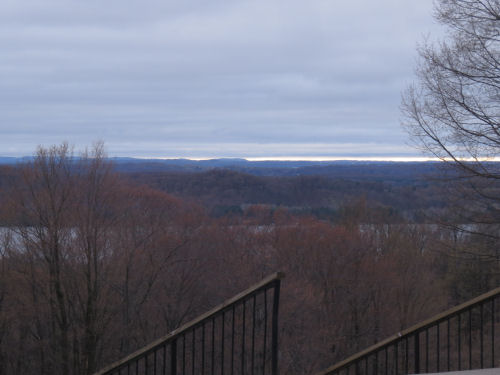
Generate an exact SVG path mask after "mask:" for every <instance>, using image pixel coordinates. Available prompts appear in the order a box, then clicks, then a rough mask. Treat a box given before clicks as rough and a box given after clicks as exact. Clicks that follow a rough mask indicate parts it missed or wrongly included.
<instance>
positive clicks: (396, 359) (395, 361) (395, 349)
mask: <svg viewBox="0 0 500 375" xmlns="http://www.w3.org/2000/svg"><path fill="white" fill-rule="evenodd" d="M398 357H399V355H398V341H396V342H395V343H394V364H395V368H396V371H395V374H396V375H397V374H399V371H398V359H399V358H398Z"/></svg>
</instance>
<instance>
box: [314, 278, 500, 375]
mask: <svg viewBox="0 0 500 375" xmlns="http://www.w3.org/2000/svg"><path fill="white" fill-rule="evenodd" d="M499 294H500V287H498V288H495V289H493V290H490V291H489V292H487V293H484V294H481V295H480V296H479V297H476V298H473V299H471V300H469V301H467V302H464V303H462V304H460V305H458V306H455V307H452V308H451V309H449V310H446V311H444V312H442V313H440V314H437V315H435V316H433V317H432V318H429V319H427V320H424V321H423V322H420V323H418V324H415V325H414V326H411V327H410V328H407V329H405V330H403V331H401V332H398V333H396V334H395V335H392V336H390V337H388V338H387V339H385V340H383V341H380V342H379V343H377V344H375V345H372V346H370V347H369V348H367V349H365V350H362V351H361V352H358V353H356V354H354V355H352V356H350V357H348V358H347V359H345V360H343V361H341V362H337V363H336V364H334V365H333V366H330V367H328V368H327V369H326V370H323V371H321V372H318V373H316V374H315V375H328V374H330V373H331V372H333V371H335V370H338V369H340V368H342V367H344V366H346V365H347V364H349V363H351V362H354V361H356V360H358V359H360V358H363V357H365V356H366V355H368V354H371V353H373V352H377V351H378V350H380V349H382V348H384V347H385V346H389V345H391V344H393V343H395V342H397V341H399V340H401V339H402V338H404V337H405V336H409V335H411V334H414V333H418V332H420V331H423V330H425V329H427V328H429V327H432V326H434V325H436V324H439V323H441V322H443V321H445V320H446V319H449V318H452V317H453V316H455V315H458V314H460V313H461V312H462V311H464V310H467V309H469V308H472V307H474V306H475V305H478V304H480V303H482V302H484V301H486V300H488V299H490V298H493V297H495V296H496V295H499Z"/></svg>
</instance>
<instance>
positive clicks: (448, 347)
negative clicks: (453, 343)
mask: <svg viewBox="0 0 500 375" xmlns="http://www.w3.org/2000/svg"><path fill="white" fill-rule="evenodd" d="M446 323H447V324H446V337H447V342H446V348H447V362H448V367H447V369H448V371H450V318H448V319H447V320H446Z"/></svg>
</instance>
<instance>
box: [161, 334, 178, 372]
mask: <svg viewBox="0 0 500 375" xmlns="http://www.w3.org/2000/svg"><path fill="white" fill-rule="evenodd" d="M174 341H175V340H174ZM172 358H173V357H172ZM172 361H173V359H172ZM166 373H167V344H165V345H163V366H162V375H165V374H166Z"/></svg>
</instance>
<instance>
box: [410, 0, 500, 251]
mask: <svg viewBox="0 0 500 375" xmlns="http://www.w3.org/2000/svg"><path fill="white" fill-rule="evenodd" d="M435 17H436V19H437V20H438V22H440V23H441V24H442V25H444V26H445V28H446V31H447V34H446V40H444V41H441V42H439V43H430V42H426V43H424V45H423V46H421V47H420V48H419V51H418V52H419V65H418V67H417V71H416V73H417V83H416V84H414V85H412V86H410V87H409V88H408V89H407V90H406V91H405V92H404V94H403V100H402V111H403V116H404V117H403V118H404V119H403V126H404V127H405V128H406V129H407V131H408V132H409V133H410V134H411V135H412V137H413V140H415V143H416V144H417V145H418V146H419V147H421V148H422V149H423V150H424V151H425V152H427V153H430V154H431V155H434V156H436V157H438V158H439V159H441V160H442V161H444V162H445V163H443V164H444V165H445V166H448V167H451V168H447V169H445V171H447V172H448V173H446V174H445V176H446V177H452V178H450V181H453V183H450V188H451V189H452V190H451V193H450V194H449V197H450V199H452V204H451V205H450V206H451V207H455V208H456V209H455V210H454V211H453V212H451V215H450V212H449V213H448V214H449V216H448V220H447V221H448V224H450V225H452V226H455V227H456V228H458V229H459V230H460V231H461V232H462V233H465V234H466V235H468V236H472V237H474V236H479V235H480V236H482V237H483V240H481V241H482V248H481V249H479V248H478V249H476V250H475V251H474V256H475V257H479V258H480V259H482V260H487V261H491V259H492V258H493V259H496V260H497V261H498V259H499V258H498V254H497V252H496V251H492V249H493V248H496V247H498V246H497V245H498V241H499V240H500V225H499V224H500V164H499V163H498V162H494V160H495V159H496V160H498V159H499V158H500V1H499V0H437V1H436V4H435ZM484 238H486V239H488V240H485V239H484ZM479 258H478V259H479Z"/></svg>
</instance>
